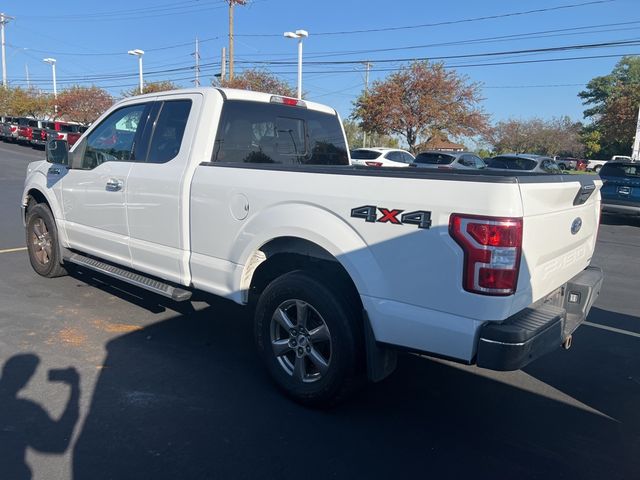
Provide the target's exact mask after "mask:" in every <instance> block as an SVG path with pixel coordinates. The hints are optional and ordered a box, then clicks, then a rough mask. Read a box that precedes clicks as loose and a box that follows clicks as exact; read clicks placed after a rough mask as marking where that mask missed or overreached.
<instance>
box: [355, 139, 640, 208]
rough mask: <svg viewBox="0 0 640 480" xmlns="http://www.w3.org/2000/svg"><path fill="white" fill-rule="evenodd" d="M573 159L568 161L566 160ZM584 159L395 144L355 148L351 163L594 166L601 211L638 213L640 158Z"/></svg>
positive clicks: (536, 168) (543, 168) (544, 168)
mask: <svg viewBox="0 0 640 480" xmlns="http://www.w3.org/2000/svg"><path fill="white" fill-rule="evenodd" d="M570 161H571V162H575V163H569V162H570ZM592 162H593V163H587V161H586V160H579V159H566V158H564V159H553V158H551V157H544V156H541V155H532V154H507V155H498V156H495V157H493V158H489V159H485V160H483V159H481V158H480V157H479V156H477V155H476V154H474V153H470V152H444V151H435V150H434V151H427V152H422V153H419V154H418V155H416V156H415V157H414V156H413V155H411V154H410V153H409V152H407V151H405V150H400V149H394V148H358V149H356V150H352V151H351V163H353V164H354V165H362V166H368V167H418V168H438V169H476V170H477V169H484V168H486V169H490V170H502V171H528V172H544V173H561V172H562V171H563V170H569V169H572V170H587V169H588V170H593V171H594V172H596V173H598V174H599V175H600V177H601V178H602V181H603V187H602V190H601V194H602V211H603V212H604V213H610V214H614V215H633V216H639V215H640V162H634V161H633V160H632V159H631V158H630V157H623V156H619V155H618V156H615V157H613V158H612V159H611V160H610V161H604V160H602V161H600V160H595V161H592Z"/></svg>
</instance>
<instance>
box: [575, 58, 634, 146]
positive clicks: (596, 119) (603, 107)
mask: <svg viewBox="0 0 640 480" xmlns="http://www.w3.org/2000/svg"><path fill="white" fill-rule="evenodd" d="M578 96H579V97H580V98H581V99H582V102H583V104H584V105H586V106H587V107H588V108H587V109H586V110H585V111H584V117H585V118H586V119H589V120H591V125H590V126H589V130H588V131H587V132H586V133H585V135H586V137H585V135H583V139H587V140H588V141H589V142H590V147H588V148H587V150H588V151H589V152H591V153H592V154H596V153H598V154H599V155H600V156H601V157H610V156H611V155H617V154H618V155H629V154H630V153H631V147H632V144H633V137H634V135H635V130H636V121H637V115H638V105H640V57H638V56H626V57H623V58H622V59H620V61H619V62H618V63H617V64H616V66H615V67H614V68H613V70H612V71H611V73H610V74H608V75H604V76H600V77H595V78H593V79H592V80H591V81H590V82H589V83H588V84H587V87H586V88H585V90H583V91H582V92H580V93H579V94H578ZM596 131H597V132H598V134H597V135H596V134H594V133H593V132H596ZM594 142H597V143H598V146H599V148H597V147H595V144H594Z"/></svg>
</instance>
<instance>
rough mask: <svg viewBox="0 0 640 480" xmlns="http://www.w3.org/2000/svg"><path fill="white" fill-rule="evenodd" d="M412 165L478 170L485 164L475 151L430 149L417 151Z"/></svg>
mask: <svg viewBox="0 0 640 480" xmlns="http://www.w3.org/2000/svg"><path fill="white" fill-rule="evenodd" d="M413 166H414V167H421V168H439V169H444V170H450V169H463V170H478V169H480V168H485V167H486V164H485V163H484V160H482V159H481V158H480V157H479V156H478V155H476V154H475V153H470V152H442V151H439V150H431V151H427V152H422V153H419V154H418V155H417V156H416V159H415V161H414V162H413Z"/></svg>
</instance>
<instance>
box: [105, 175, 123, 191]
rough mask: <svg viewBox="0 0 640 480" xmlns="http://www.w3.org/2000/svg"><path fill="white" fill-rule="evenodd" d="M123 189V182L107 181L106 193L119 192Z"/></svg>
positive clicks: (112, 179) (111, 179)
mask: <svg viewBox="0 0 640 480" xmlns="http://www.w3.org/2000/svg"><path fill="white" fill-rule="evenodd" d="M122 187H124V182H123V181H122V180H118V179H117V178H110V179H109V180H107V192H119V191H120V190H122Z"/></svg>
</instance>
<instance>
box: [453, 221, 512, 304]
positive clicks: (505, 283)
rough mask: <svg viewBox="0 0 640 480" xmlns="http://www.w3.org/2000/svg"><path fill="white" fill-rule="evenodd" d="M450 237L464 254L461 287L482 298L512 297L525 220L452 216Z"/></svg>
mask: <svg viewBox="0 0 640 480" xmlns="http://www.w3.org/2000/svg"><path fill="white" fill-rule="evenodd" d="M449 234H450V235H451V237H452V238H453V239H454V240H455V241H456V243H457V244H458V245H460V247H462V250H463V251H464V272H463V280H462V284H463V287H464V289H465V290H466V291H468V292H472V293H480V294H482V295H497V296H500V295H512V294H513V293H515V291H516V287H517V285H518V273H519V271H520V256H521V253H522V218H501V217H480V216H475V215H458V214H455V213H454V214H453V215H451V218H450V220H449Z"/></svg>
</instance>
